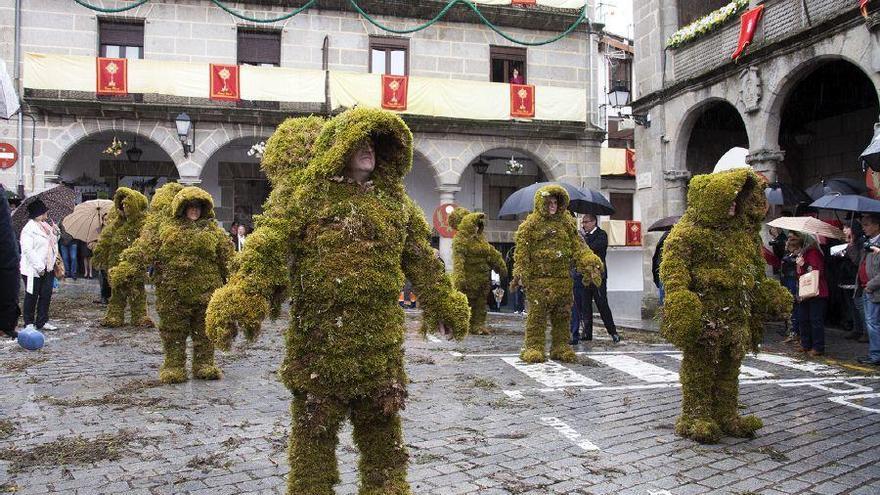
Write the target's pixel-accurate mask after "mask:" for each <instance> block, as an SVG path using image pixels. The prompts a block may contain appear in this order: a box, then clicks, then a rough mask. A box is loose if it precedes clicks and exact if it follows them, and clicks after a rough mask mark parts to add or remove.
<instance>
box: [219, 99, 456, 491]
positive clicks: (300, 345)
mask: <svg viewBox="0 0 880 495" xmlns="http://www.w3.org/2000/svg"><path fill="white" fill-rule="evenodd" d="M285 124H286V126H283V128H281V129H279V130H278V131H277V133H276V135H273V137H272V138H270V140H269V143H267V147H270V146H269V145H270V144H272V146H271V147H275V149H274V150H273V151H272V152H271V153H269V157H265V156H264V168H265V167H266V166H267V164H269V166H270V167H271V168H270V169H267V172H269V170H278V172H269V173H271V174H272V175H273V177H272V182H273V183H272V187H273V191H272V193H271V195H270V197H269V200H267V202H266V204H265V205H264V214H263V215H262V216H261V217H260V218H259V219H258V222H257V229H256V230H255V231H254V233H253V234H252V235H251V237H250V238H249V240H248V243H247V244H246V245H245V248H244V250H243V251H242V252H241V254H240V255H239V256H238V257H237V259H236V263H235V265H236V271H235V273H234V274H233V275H232V276H231V278H230V280H229V283H228V284H227V285H226V286H225V287H223V288H222V289H220V290H218V291H217V292H216V293H215V294H214V296H213V298H212V300H211V302H210V304H209V306H208V313H207V318H206V322H207V333H208V335H209V336H210V337H211V339H212V340H213V341H214V342H215V343H216V344H217V345H219V346H221V347H223V348H228V347H229V345H230V344H231V342H232V341H233V339H234V338H235V337H236V336H237V334H238V333H239V332H242V333H244V334H245V337H247V338H248V339H250V340H252V339H254V338H256V337H257V336H258V334H259V331H260V327H261V322H262V320H263V319H264V318H265V317H266V316H267V315H268V313H269V312H270V308H273V307H275V308H277V307H278V303H279V302H280V301H281V300H284V299H285V298H288V297H289V298H290V301H291V303H290V306H291V309H290V311H291V318H290V328H289V329H288V331H287V334H286V345H287V353H286V356H285V359H284V363H283V365H282V367H281V370H280V375H281V377H282V379H283V381H284V383H285V385H287V387H288V388H289V389H290V390H291V391H292V393H293V402H292V405H291V412H292V416H293V424H292V434H291V441H290V450H289V456H290V466H291V473H290V476H289V478H288V493H290V494H309V495H313V494H332V493H333V485H334V484H335V483H336V482H338V479H339V477H338V472H337V469H336V458H335V447H336V443H337V433H338V430H339V425H340V424H341V422H342V421H344V420H345V419H346V416H349V417H350V419H351V421H352V423H353V425H354V438H355V442H356V443H357V444H358V447H359V450H360V452H361V461H360V465H359V470H360V479H361V490H360V493H361V494H362V495H363V494H380V493H381V494H401V495H402V494H408V493H409V487H408V485H407V483H406V462H407V461H406V459H407V457H406V449H405V447H404V443H403V440H402V433H401V428H400V417H399V412H398V411H399V410H400V409H401V408H402V407H403V404H404V400H405V397H406V383H407V378H406V373H405V371H404V366H403V347H402V346H403V338H404V326H403V321H404V314H403V311H402V310H401V309H400V307H399V306H398V305H397V295H398V291H399V290H400V287H402V286H403V283H404V279H405V278H408V279H409V280H410V281H411V282H412V284H413V287H414V290H415V291H416V292H417V293H418V294H419V299H420V302H421V304H422V305H423V307H425V319H426V321H433V322H443V323H444V324H445V325H446V326H447V327H448V328H449V329H451V330H452V332H453V334H454V335H455V336H456V337H458V338H462V337H464V336H465V335H466V334H467V332H468V321H469V318H470V311H469V309H468V305H467V298H466V296H465V295H464V294H462V293H460V292H458V291H456V290H455V289H454V288H453V286H452V283H451V280H450V279H449V277H448V276H447V275H446V274H445V272H444V269H443V264H442V262H441V261H440V260H439V259H438V258H437V257H436V256H435V255H434V251H433V249H431V246H430V244H429V239H430V230H429V227H428V224H427V222H426V221H425V218H424V216H423V214H422V212H421V209H420V208H419V207H418V206H417V205H416V204H415V203H414V202H413V201H412V200H411V199H410V198H409V197H408V196H407V195H406V193H405V190H404V187H403V176H404V175H405V174H406V173H407V172H408V171H409V169H410V167H411V166H412V134H411V133H410V131H409V129H408V128H407V127H406V125H405V124H404V123H403V121H402V120H401V119H400V118H399V117H398V116H397V115H395V114H393V113H390V112H385V111H380V110H374V109H366V108H357V109H353V110H349V111H347V112H344V113H342V114H340V115H338V116H337V117H335V118H333V119H331V120H328V121H327V122H326V123H324V124H323V127H322V128H321V131H320V133H319V134H318V135H317V137H315V133H314V132H313V131H314V127H313V125H315V124H317V121H314V120H313V121H310V123H307V122H291V121H288V122H286V123H285ZM297 128H300V129H301V131H296V129H297ZM297 132H299V134H297ZM365 139H371V140H372V141H373V143H374V146H375V150H376V168H375V170H374V172H373V174H372V176H371V180H370V182H368V183H366V184H358V183H354V182H353V181H351V180H348V179H346V178H345V177H344V175H343V172H344V169H345V165H346V163H347V159H348V157H349V155H350V153H351V152H352V151H354V150H355V149H356V147H357V146H359V144H360V143H361V142H362V141H363V140H365ZM312 140H314V145H311V146H310V143H311V141H312ZM285 143H287V144H285ZM267 152H268V150H267ZM279 157H281V158H279ZM306 162H308V165H307V166H306V167H305V168H300V166H301V164H303V163H306ZM277 163H280V164H282V167H280V168H278V169H276V168H274V165H273V164H277ZM286 164H291V166H290V167H287V165H286Z"/></svg>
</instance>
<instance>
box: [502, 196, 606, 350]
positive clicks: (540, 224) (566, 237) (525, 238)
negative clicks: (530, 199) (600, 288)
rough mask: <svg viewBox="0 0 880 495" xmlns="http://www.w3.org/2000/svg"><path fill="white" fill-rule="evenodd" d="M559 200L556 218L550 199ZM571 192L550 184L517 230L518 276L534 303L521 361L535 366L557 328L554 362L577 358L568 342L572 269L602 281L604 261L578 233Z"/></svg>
mask: <svg viewBox="0 0 880 495" xmlns="http://www.w3.org/2000/svg"><path fill="white" fill-rule="evenodd" d="M551 197H555V198H556V201H557V205H558V208H557V211H556V213H554V214H552V215H551V214H550V213H549V212H548V209H547V204H546V202H547V200H548V199H549V198H551ZM568 201H569V200H568V192H566V190H565V188H564V187H562V186H557V185H549V186H544V187H542V188H541V189H538V191H537V192H536V193H535V208H534V210H533V211H532V212H531V213H530V214H529V216H528V217H526V219H525V221H524V222H523V223H522V225H520V226H519V229H517V231H516V236H515V237H516V250H515V251H514V262H515V266H514V270H513V276H514V277H515V278H517V279H518V280H519V282H520V283H521V284H522V285H523V287H524V288H525V292H526V297H527V298H528V301H529V314H528V316H527V317H526V337H525V345H524V347H523V350H522V352H521V353H520V358H521V359H522V360H523V361H526V362H529V363H539V362H543V361H545V360H546V359H547V358H546V355H545V353H544V346H545V337H544V334H545V330H546V328H547V320H548V319H549V320H550V326H551V344H550V359H556V360H559V361H565V362H571V361H574V360H575V354H574V351H573V350H572V348H571V346H570V345H569V344H568V338H569V319H570V318H571V304H572V298H571V294H572V286H573V282H572V280H571V275H570V274H569V268H570V267H571V266H572V264H574V266H575V267H576V268H577V271H579V272H580V273H583V274H584V276H585V277H589V279H592V280H593V282H594V283H595V284H596V285H599V283H600V282H601V281H602V260H600V259H599V257H598V256H596V255H595V254H594V253H593V252H592V251H591V250H590V248H589V247H587V244H586V243H585V242H584V241H583V239H581V237H580V236H579V235H578V232H577V224H576V223H575V219H574V218H573V217H572V216H571V215H570V214H569V213H568V211H567V210H568Z"/></svg>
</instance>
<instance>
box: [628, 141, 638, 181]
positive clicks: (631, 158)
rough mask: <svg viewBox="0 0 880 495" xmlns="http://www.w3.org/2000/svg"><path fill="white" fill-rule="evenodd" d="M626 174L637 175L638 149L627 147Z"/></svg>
mask: <svg viewBox="0 0 880 495" xmlns="http://www.w3.org/2000/svg"><path fill="white" fill-rule="evenodd" d="M626 175H629V176H631V177H635V176H636V150H631V149H629V148H627V149H626Z"/></svg>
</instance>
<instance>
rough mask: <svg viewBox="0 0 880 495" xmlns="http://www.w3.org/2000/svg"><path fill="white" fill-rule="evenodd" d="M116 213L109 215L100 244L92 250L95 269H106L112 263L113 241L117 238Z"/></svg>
mask: <svg viewBox="0 0 880 495" xmlns="http://www.w3.org/2000/svg"><path fill="white" fill-rule="evenodd" d="M116 216H117V215H116V211H115V210H113V211H111V212H110V213H109V214H107V218H106V219H105V222H106V223H105V224H104V227H103V229H101V234H100V235H99V236H98V243H97V244H95V248H94V249H92V265H93V266H94V267H95V268H99V269H106V268H108V266H107V265H108V264H109V263H110V255H111V251H112V245H113V240H114V237H115V232H114V231H115V230H116V229H115V226H116Z"/></svg>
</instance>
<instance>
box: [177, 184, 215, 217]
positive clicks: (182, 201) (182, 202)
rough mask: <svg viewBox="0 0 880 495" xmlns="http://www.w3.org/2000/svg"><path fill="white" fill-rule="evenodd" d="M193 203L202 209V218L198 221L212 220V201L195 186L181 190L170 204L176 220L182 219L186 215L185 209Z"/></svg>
mask: <svg viewBox="0 0 880 495" xmlns="http://www.w3.org/2000/svg"><path fill="white" fill-rule="evenodd" d="M193 203H195V204H198V205H199V206H201V207H202V216H201V217H200V218H199V220H206V219H213V218H214V200H213V199H212V198H211V195H210V194H208V192H207V191H205V190H204V189H202V188H200V187H195V186H189V187H184V188H183V189H181V190H180V192H178V193H177V194H176V195H175V196H174V201H172V202H171V210H172V211H173V212H174V216H175V217H176V218H182V217H183V216H184V215H185V214H186V207H187V206H189V205H191V204H193Z"/></svg>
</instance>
